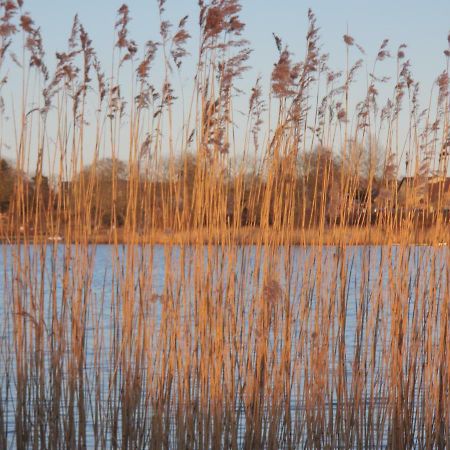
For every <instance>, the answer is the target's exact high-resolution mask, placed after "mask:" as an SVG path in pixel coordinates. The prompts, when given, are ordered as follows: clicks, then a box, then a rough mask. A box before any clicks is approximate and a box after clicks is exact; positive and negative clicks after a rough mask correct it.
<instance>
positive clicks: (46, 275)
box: [0, 0, 450, 449]
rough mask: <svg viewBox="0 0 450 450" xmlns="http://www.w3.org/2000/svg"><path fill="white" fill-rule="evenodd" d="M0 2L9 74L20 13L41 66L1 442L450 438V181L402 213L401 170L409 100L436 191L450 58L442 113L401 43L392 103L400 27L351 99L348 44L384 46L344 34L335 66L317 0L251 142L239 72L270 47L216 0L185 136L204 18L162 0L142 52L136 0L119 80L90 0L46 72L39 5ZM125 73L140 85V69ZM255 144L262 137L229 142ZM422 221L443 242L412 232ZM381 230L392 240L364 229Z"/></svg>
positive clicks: (30, 123)
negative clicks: (422, 101) (384, 68)
mask: <svg viewBox="0 0 450 450" xmlns="http://www.w3.org/2000/svg"><path fill="white" fill-rule="evenodd" d="M0 5H1V6H0V7H1V11H2V14H3V15H2V17H1V18H0V39H1V52H0V69H1V70H2V73H3V71H4V70H5V65H6V62H5V61H6V59H5V58H6V55H8V54H9V53H8V52H9V50H10V46H11V41H12V39H13V38H14V36H15V34H16V33H17V31H18V30H19V29H21V30H22V32H23V39H24V41H23V54H22V56H21V58H19V57H17V56H15V55H12V54H11V57H12V58H13V61H15V63H16V64H17V65H18V66H20V67H18V68H17V70H18V71H19V72H20V73H21V74H22V80H23V84H22V87H23V90H22V92H21V95H22V98H21V103H20V105H19V111H17V110H15V111H12V114H13V116H14V115H17V117H15V120H16V135H17V146H16V165H17V167H16V168H15V171H14V172H13V170H12V169H8V171H9V172H8V173H7V172H6V169H2V171H3V172H2V174H5V178H4V180H6V174H7V175H8V177H11V174H12V173H14V180H15V183H14V186H13V188H14V195H13V197H12V201H11V203H10V204H9V211H8V214H7V223H6V225H4V224H2V223H0V227H1V228H0V230H1V231H0V233H1V235H0V237H1V239H2V241H3V242H5V243H9V244H10V245H3V248H2V252H3V254H2V258H3V259H2V261H3V262H2V264H3V273H2V281H1V284H0V292H1V294H2V298H3V303H2V304H1V305H0V310H1V311H2V321H1V334H0V337H1V341H0V355H1V363H0V368H1V370H2V377H1V378H0V447H1V448H4V447H7V446H8V443H11V445H12V446H16V447H17V448H29V447H32V448H66V447H67V448H75V447H77V448H88V447H89V448H90V447H95V448H111V447H112V448H175V447H176V448H221V447H223V448H246V449H253V448H271V449H272V448H273V449H278V448H283V447H286V448H298V447H307V448H322V447H326V448H336V447H345V448H350V447H358V448H366V447H374V448H379V447H382V446H388V447H391V448H414V447H420V448H445V447H446V446H448V445H449V441H450V434H449V433H450V431H449V430H450V413H449V405H450V398H449V396H450V394H449V392H450V385H449V383H450V367H449V366H450V359H449V353H448V351H447V349H448V334H449V331H450V330H449V326H450V325H449V324H450V322H449V298H450V293H449V282H448V277H449V274H448V269H447V267H448V262H449V255H448V251H447V249H446V248H445V247H439V246H438V244H439V242H442V241H447V242H449V240H448V231H446V226H447V223H446V217H445V215H444V214H443V212H442V208H440V207H439V205H442V204H443V202H444V196H445V189H444V188H445V183H441V184H440V185H439V186H440V187H439V189H436V192H438V207H437V208H435V209H434V210H433V211H431V212H430V208H428V209H426V208H421V209H419V208H409V209H405V208H404V204H403V203H402V202H401V199H400V198H399V193H398V191H397V183H396V180H397V177H398V173H399V167H398V165H399V161H401V160H402V159H401V155H400V152H401V149H402V142H401V129H400V125H399V123H400V116H401V114H406V116H408V115H409V127H410V128H409V133H408V134H409V136H414V139H412V140H411V141H410V144H409V146H408V153H407V155H406V161H407V164H406V170H407V175H415V177H414V182H413V183H410V185H409V184H408V185H407V189H406V196H407V200H408V201H409V202H410V204H414V205H418V204H420V202H419V201H418V199H419V198H421V199H423V198H424V197H423V190H424V186H426V181H427V180H428V179H429V177H430V174H431V172H432V171H433V170H434V169H436V170H439V171H440V173H439V174H438V175H441V176H442V175H443V174H446V171H447V166H446V164H447V150H448V145H449V142H448V132H449V130H448V117H449V104H448V95H449V93H448V75H447V72H448V67H447V68H446V71H445V72H444V73H443V74H441V75H440V76H439V78H438V84H437V87H438V98H437V99H433V98H432V99H431V100H430V105H432V106H433V108H434V110H433V109H431V108H430V109H429V110H428V111H427V112H426V113H423V114H422V113H421V112H420V109H419V105H418V84H417V83H416V82H415V81H414V80H413V79H412V75H411V70H410V64H409V62H407V61H405V60H404V58H405V47H404V46H403V45H402V46H400V48H399V50H398V52H397V66H398V75H397V79H396V81H395V87H394V93H393V97H392V98H391V99H390V100H389V101H388V102H387V104H386V106H385V107H384V108H380V107H379V106H378V105H377V102H378V101H379V94H378V90H379V89H380V86H381V85H382V84H385V83H386V82H387V80H386V79H384V78H383V77H382V76H381V75H380V74H379V73H378V70H379V66H380V63H381V62H382V61H383V60H384V59H386V58H388V57H390V54H389V51H388V41H386V40H385V41H383V42H382V44H381V46H380V49H379V51H378V54H377V57H376V60H375V62H374V64H373V72H372V73H371V74H370V76H369V78H368V83H367V85H368V90H367V93H366V96H365V97H364V98H363V99H362V101H361V102H359V103H358V104H357V106H356V109H355V110H354V111H353V112H352V113H351V112H350V110H351V103H350V101H349V95H350V92H351V85H352V83H353V82H354V80H355V77H356V76H357V73H358V70H359V68H360V67H361V64H362V62H361V61H360V60H357V61H356V62H355V63H352V61H351V59H350V57H351V55H352V54H353V51H354V50H355V51H357V52H358V54H362V55H363V56H364V50H363V49H362V48H361V47H360V46H359V45H357V43H356V41H355V39H354V38H353V37H351V36H350V35H348V34H346V35H345V36H344V43H345V45H346V54H347V61H346V70H345V71H344V72H343V73H339V72H334V71H332V70H331V69H330V68H329V67H328V60H327V56H326V55H324V54H322V53H321V50H320V45H319V43H318V38H319V37H318V28H317V26H316V18H315V16H314V15H313V13H312V12H310V13H309V28H308V33H307V46H306V48H307V51H306V55H305V58H304V60H303V61H301V62H294V56H293V54H292V53H290V52H289V50H288V48H287V46H284V45H283V42H282V41H281V39H280V38H279V37H278V36H275V44H276V47H277V48H278V52H279V55H278V58H277V61H276V63H275V65H274V69H273V72H272V75H271V92H270V95H269V97H268V99H264V95H263V88H262V81H261V79H258V81H257V82H256V84H255V86H254V88H253V89H252V92H251V96H250V101H249V111H248V117H247V122H246V131H245V133H244V136H242V145H240V146H238V145H237V144H236V142H234V125H235V124H234V121H235V120H236V119H235V117H234V115H233V112H234V107H233V102H234V96H235V92H236V91H235V87H236V84H235V82H236V80H237V79H239V78H240V77H242V76H243V75H244V73H245V71H246V69H247V64H248V59H249V55H250V50H249V48H248V45H249V44H248V42H247V41H245V39H243V37H242V34H243V30H244V24H243V23H242V22H241V21H240V19H239V12H240V5H239V2H238V1H237V0H220V1H219V0H214V1H213V2H211V3H208V4H206V3H205V2H203V1H201V2H200V28H201V36H200V45H199V54H198V62H197V63H198V64H197V69H196V73H195V77H194V80H195V85H194V91H193V95H192V99H191V101H190V103H188V107H187V108H186V110H183V117H182V124H181V126H180V132H178V129H177V126H178V125H177V120H176V119H175V114H174V111H175V108H176V107H177V106H178V103H177V99H176V98H175V91H176V89H175V87H174V86H173V85H172V83H173V82H172V78H171V77H172V74H173V72H174V71H175V70H181V67H182V61H183V59H184V58H185V57H186V56H187V50H186V48H187V47H186V44H187V41H188V39H189V38H190V35H189V32H188V28H187V23H188V22H187V18H182V19H181V21H180V22H179V24H178V26H177V27H176V28H175V29H174V30H175V31H173V32H172V28H171V24H170V23H169V22H167V21H166V20H165V19H164V7H165V2H164V1H160V2H159V13H160V16H161V27H160V34H161V42H158V43H157V42H151V41H149V42H148V43H147V44H146V46H145V49H144V52H143V57H142V59H139V58H138V56H137V55H138V54H139V51H138V48H137V45H136V43H135V42H134V41H133V40H132V39H131V38H130V35H129V30H128V24H129V21H130V11H129V9H128V7H127V6H126V5H123V6H122V7H121V8H120V9H119V11H118V20H117V22H116V31H117V40H116V45H115V49H114V61H115V62H114V64H113V68H112V73H111V76H110V78H108V81H107V78H106V77H105V75H104V73H103V70H102V68H101V66H100V62H99V58H98V56H97V55H96V53H95V50H94V48H93V44H92V42H91V40H90V38H89V36H88V34H87V32H86V30H85V29H84V28H83V26H82V25H81V24H80V23H79V21H78V18H75V20H74V24H73V28H72V30H71V33H70V38H69V41H68V48H67V49H66V51H65V52H62V53H58V54H57V66H56V69H55V73H54V74H50V73H48V69H47V66H46V65H45V63H44V51H43V44H42V39H41V36H40V32H39V28H38V27H37V26H36V25H35V24H34V23H33V21H32V19H31V17H30V16H29V15H27V14H22V2H17V3H15V2H14V1H9V0H8V1H6V2H3V3H0ZM448 52H449V50H446V61H447V65H448V58H449V53H448ZM158 54H159V55H161V62H162V65H161V67H162V68H163V76H162V78H163V79H162V81H161V88H160V89H157V87H155V85H154V78H153V77H152V70H153V69H152V66H153V65H155V64H156V61H157V57H158ZM183 67H184V66H183ZM127 70H130V71H131V73H132V77H133V80H134V81H133V82H132V86H131V87H129V86H126V83H121V80H122V79H123V77H124V76H125V75H124V73H126V71H127ZM91 79H92V80H95V81H92V80H91ZM6 86H7V85H6ZM31 86H39V92H38V94H39V95H40V97H37V94H36V92H34V91H33V90H32V88H31ZM0 88H1V89H5V86H3V83H2V85H0ZM128 88H129V90H130V94H129V95H128V94H125V93H126V92H127V89H128ZM41 94H42V95H41ZM406 98H408V99H409V101H410V105H409V106H410V110H408V111H405V112H403V109H402V105H403V103H405V102H406ZM30 104H33V107H32V108H31V107H30ZM36 104H37V105H38V106H36ZM92 105H95V108H96V109H95V114H94V120H92V114H90V115H89V114H88V110H89V108H90V107H92ZM183 106H186V105H183ZM2 110H3V108H2ZM5 114H6V113H5V112H4V111H2V114H1V117H0V120H1V122H2V124H3V122H4V118H5ZM266 115H267V117H268V119H267V120H268V123H266V122H265V116H266ZM88 119H89V120H88ZM88 121H91V122H92V123H91V124H88ZM265 126H267V128H266V135H265V136H263V131H264V127H265ZM124 130H126V138H124V134H125V131H124ZM49 135H51V136H53V141H51V140H50V139H49V138H48V136H49ZM88 135H89V139H88V138H87V136H88ZM180 136H181V137H180ZM52 142H55V144H53V143H52ZM125 142H126V144H125ZM125 145H126V148H128V150H129V152H128V158H127V162H126V163H123V162H122V161H120V160H119V156H120V155H121V153H120V149H121V148H123V147H124V146H125ZM50 146H55V152H54V153H52V152H51V151H50ZM105 146H106V147H108V148H109V149H110V154H109V155H108V156H109V159H102V158H101V155H102V151H103V150H102V149H103V148H104V147H105ZM236 147H239V148H242V149H243V153H242V155H241V156H240V158H235V159H233V158H232V156H231V155H232V154H233V152H234V151H235V149H236ZM379 148H385V152H380V151H379ZM163 149H164V152H163ZM436 151H437V153H438V156H437V157H436ZM336 152H338V153H339V158H337V157H336ZM167 153H168V155H169V157H168V159H167V160H166V159H165V157H164V156H165V155H166V154H167ZM88 158H92V163H91V164H90V165H89V166H88V167H86V166H85V163H86V159H88ZM433 158H437V161H434V159H433ZM30 159H31V160H34V159H36V167H35V168H33V170H31V168H30V166H29V163H28V161H29V160H30ZM47 166H49V167H50V170H51V172H52V173H51V175H52V176H53V177H52V178H51V179H53V180H54V183H53V184H52V183H51V179H50V181H49V174H48V173H47V171H46V170H47V169H45V170H44V168H45V167H47ZM2 167H3V166H2ZM29 172H33V180H30V179H28V177H27V175H26V174H27V173H29ZM46 174H47V175H46ZM8 179H9V178H8ZM32 181H33V182H32ZM424 183H425V184H424ZM2 192H3V191H0V194H1V193H2ZM375 192H377V194H378V195H377V197H376V199H375V198H374V197H375ZM0 200H1V196H0ZM426 201H428V200H426ZM422 206H423V205H422ZM425 206H430V205H425ZM402 208H403V209H402ZM99 233H103V238H102V239H103V240H104V241H105V242H108V243H109V244H110V246H109V249H110V250H111V258H112V262H111V271H110V273H109V274H108V275H107V274H102V273H98V271H96V269H97V270H98V267H99V266H98V265H96V264H98V263H95V258H96V256H98V255H99V254H100V255H101V254H102V251H104V249H99V248H98V246H97V244H96V243H95V239H96V238H98V236H99ZM58 236H62V237H63V242H62V243H58V240H57V239H55V237H58ZM49 237H50V238H52V239H53V240H51V241H49V240H48V238H49ZM422 239H423V240H424V241H425V240H426V241H427V242H428V243H429V244H430V246H429V247H422V248H420V247H415V246H413V245H411V243H412V242H414V241H417V240H422ZM154 241H157V242H162V243H163V244H164V245H163V246H162V247H160V248H159V247H154V246H152V245H148V244H149V243H152V242H154ZM122 243H124V244H125V245H122ZM240 243H244V244H247V243H251V244H253V245H252V246H249V245H240ZM294 243H295V244H306V243H308V244H312V245H311V246H294V245H293V244H294ZM361 243H382V244H387V245H385V246H377V247H375V246H370V245H367V246H362V247H355V246H353V245H352V244H361ZM329 244H334V245H333V246H329ZM393 244H398V245H393ZM156 258H157V259H156ZM161 265H164V272H163V274H164V275H163V278H164V280H163V287H162V289H161V290H160V291H158V292H157V291H155V290H154V289H155V288H154V284H155V283H154V282H155V281H156V282H158V281H161V279H160V278H158V277H161V275H160V274H159V273H158V270H160V269H161ZM99 280H100V282H99ZM99 283H100V286H99Z"/></svg>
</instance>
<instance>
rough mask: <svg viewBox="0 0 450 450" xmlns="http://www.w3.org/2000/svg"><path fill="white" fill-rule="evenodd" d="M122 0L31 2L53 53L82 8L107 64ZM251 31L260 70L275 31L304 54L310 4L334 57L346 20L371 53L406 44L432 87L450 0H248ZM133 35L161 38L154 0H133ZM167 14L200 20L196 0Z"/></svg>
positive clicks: (268, 61)
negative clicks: (383, 45) (387, 42)
mask: <svg viewBox="0 0 450 450" xmlns="http://www.w3.org/2000/svg"><path fill="white" fill-rule="evenodd" d="M122 3H123V1H117V0H59V1H56V0H28V1H26V3H25V4H26V9H28V10H29V11H30V12H31V13H32V16H33V17H34V18H35V21H36V23H37V24H40V25H41V26H42V32H43V35H44V39H45V46H46V48H47V49H48V50H49V51H48V53H52V52H54V51H56V50H57V49H59V50H61V49H63V48H64V46H65V41H66V37H67V35H68V33H69V30H70V26H71V21H72V18H73V16H74V14H75V13H78V14H79V16H80V19H81V21H82V23H83V24H84V25H85V27H86V29H87V30H88V32H89V33H90V34H91V37H92V39H93V41H94V44H95V46H96V48H97V49H98V53H99V54H100V55H101V57H102V59H103V61H104V63H107V62H108V61H109V60H110V55H111V48H112V42H113V39H114V30H113V25H114V21H115V16H116V10H117V9H118V7H119V6H120V5H121V4H122ZM241 3H242V7H243V9H242V18H243V19H244V21H245V23H246V25H247V27H246V32H245V37H246V38H248V39H249V40H250V42H251V44H252V47H253V49H254V53H253V57H252V61H251V62H252V65H253V67H254V69H255V71H256V72H261V73H263V74H266V73H270V70H271V67H272V64H273V62H274V61H275V59H276V49H275V45H274V42H273V37H272V32H275V33H276V34H278V35H279V36H280V37H281V38H282V39H283V41H284V42H286V43H288V44H289V48H290V49H291V51H293V52H294V53H297V54H298V55H299V57H301V56H302V54H303V48H304V46H303V44H304V36H305V32H306V26H307V20H306V19H307V11H308V8H312V9H313V11H314V12H315V14H316V16H317V21H318V25H319V26H320V28H321V36H322V43H323V48H324V50H325V51H327V52H329V53H330V55H331V62H332V63H333V64H335V65H336V66H341V67H342V65H343V64H342V59H343V57H344V51H345V46H344V43H343V42H342V35H343V34H344V33H345V32H346V29H347V27H348V29H349V34H351V35H352V36H353V37H354V38H355V39H356V40H357V42H358V43H359V44H360V45H362V47H363V48H364V49H365V50H366V52H367V55H368V59H369V60H370V58H371V57H374V56H375V55H376V50H377V47H378V46H379V44H380V43H381V41H382V40H383V39H384V38H389V39H390V42H391V44H390V47H391V49H392V50H393V51H394V52H395V49H396V48H397V47H398V45H399V44H401V43H406V44H408V50H407V56H408V57H410V58H411V60H412V64H413V71H414V72H413V73H414V74H415V78H416V79H418V80H420V81H421V82H422V84H423V85H424V87H427V86H429V85H430V84H431V83H432V82H433V81H434V79H435V77H436V76H437V75H438V74H439V73H440V72H441V71H442V69H443V63H444V58H443V55H442V51H443V50H444V49H445V48H446V45H447V34H448V32H449V31H450V0H429V1H424V0H391V1H389V0H341V1H336V0H309V1H304V0H242V2H241ZM128 6H129V7H130V11H131V16H132V19H133V20H132V23H131V25H130V30H131V35H132V36H133V38H134V39H136V41H137V42H138V43H143V42H145V41H146V40H147V39H150V38H153V39H157V38H158V20H159V19H158V16H157V8H156V0H130V1H129V2H128ZM166 11H167V16H168V17H169V18H170V19H172V20H173V21H174V22H176V21H177V20H178V19H179V18H180V17H182V16H184V15H185V14H189V20H190V23H191V26H192V27H193V28H194V29H195V28H196V25H197V20H198V6H197V1H196V0H167V3H166Z"/></svg>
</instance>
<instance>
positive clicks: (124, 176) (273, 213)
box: [0, 145, 383, 228]
mask: <svg viewBox="0 0 450 450" xmlns="http://www.w3.org/2000/svg"><path fill="white" fill-rule="evenodd" d="M351 151H352V152H353V153H352V154H351V155H350V156H349V157H347V159H345V158H344V157H342V156H341V155H339V156H337V155H336V154H335V153H333V152H332V151H331V150H330V149H328V148H325V147H321V146H318V147H316V148H315V149H314V150H312V151H310V152H306V153H303V154H302V155H301V156H299V157H298V158H297V160H294V161H292V160H291V157H290V156H285V157H281V156H278V157H277V159H274V161H273V162H272V163H270V164H271V165H270V164H269V167H270V168H269V171H270V177H269V178H268V173H266V172H264V171H260V170H256V169H255V167H256V166H255V167H254V168H253V170H252V167H245V165H244V166H242V165H241V168H240V170H236V169H234V171H232V169H230V166H232V164H230V165H227V164H225V163H224V164H221V165H220V164H219V166H217V167H215V168H213V166H212V165H211V164H213V163H212V162H211V161H209V160H207V159H200V158H199V157H198V156H197V155H194V154H189V153H188V154H185V155H183V156H182V157H179V158H178V159H175V160H172V161H170V162H163V161H162V162H161V163H160V164H159V165H158V169H157V170H156V169H155V170H153V172H151V171H149V170H142V169H141V168H139V166H136V167H131V166H130V164H128V163H127V162H124V161H120V160H117V159H114V160H113V159H111V158H105V159H101V160H98V161H95V162H94V163H92V164H90V165H88V166H86V167H85V168H84V169H83V170H82V171H81V172H79V173H78V174H76V175H75V176H74V177H73V178H72V179H71V180H68V181H64V182H61V184H60V186H56V185H55V186H51V185H50V183H49V180H48V178H47V177H45V176H40V177H39V178H38V177H36V176H35V177H32V178H31V179H29V180H28V179H27V192H28V197H29V199H30V200H29V204H30V206H31V205H33V204H36V201H37V199H39V205H40V208H45V209H42V211H50V212H51V210H52V209H53V210H56V208H57V207H58V204H60V205H61V204H64V208H65V209H66V212H68V213H69V214H75V212H76V210H77V208H78V209H79V208H84V209H86V208H87V209H88V210H89V211H90V215H91V218H92V223H93V224H94V225H95V226H96V227H110V226H112V225H115V226H118V227H121V226H123V225H124V224H125V222H126V220H127V217H128V218H130V217H133V220H134V221H136V223H137V224H138V225H143V224H144V223H145V224H147V225H149V224H150V226H152V227H165V228H166V227H169V228H171V227H177V226H178V225H179V224H181V223H183V224H184V225H185V226H191V225H201V223H197V224H193V223H191V217H192V216H194V215H195V214H193V211H194V210H195V208H197V212H198V208H200V209H201V208H202V204H203V203H205V201H203V200H202V198H203V197H202V196H204V195H210V196H212V197H213V198H215V199H216V200H215V201H216V202H217V209H218V210H221V211H226V213H224V214H225V215H224V216H223V217H221V218H220V221H227V222H228V223H231V222H234V223H235V224H240V225H248V226H259V225H261V220H262V218H263V217H264V220H268V221H269V224H274V223H276V222H277V220H278V219H279V215H280V214H285V212H283V213H282V212H281V211H287V210H289V211H290V213H289V214H290V217H291V218H292V223H293V225H294V226H296V227H302V226H317V225H318V224H319V222H320V220H323V219H325V220H326V221H328V222H330V223H331V222H334V221H336V220H338V218H339V216H340V214H342V210H343V209H344V208H347V209H349V208H350V209H351V208H354V205H355V204H362V203H364V202H365V201H366V199H367V198H368V197H367V189H371V190H374V188H376V187H377V186H379V184H380V180H381V179H382V177H383V174H382V171H381V170H380V167H381V166H382V164H381V163H380V160H379V159H380V158H378V159H376V158H374V156H373V155H372V153H371V152H368V151H366V150H365V149H363V148H361V147H360V146H359V147H358V146H356V145H354V146H353V147H352V148H351ZM237 166H239V164H237V165H236V167H237ZM214 171H216V175H214V174H213V172H214ZM18 176H19V172H18V171H16V169H15V168H14V167H13V165H12V164H10V163H8V162H7V161H5V160H0V177H1V178H0V179H1V180H2V182H1V183H0V211H2V212H6V211H7V210H8V208H9V206H10V203H11V198H12V196H13V194H14V186H15V180H16V178H17V177H18ZM208 177H209V180H210V181H209V182H208V183H209V189H211V192H210V194H208V193H207V192H206V191H205V190H204V187H201V185H202V183H204V182H205V180H206V179H207V178H208ZM211 177H213V178H211ZM211 180H213V181H211ZM343 180H346V183H347V184H348V185H346V186H343V185H342V182H343ZM269 184H270V186H269ZM37 188H38V189H37ZM343 191H345V192H346V195H345V198H344V196H343V194H342V192H343ZM37 192H38V193H39V195H37ZM266 192H270V193H271V194H270V195H271V198H268V197H267V195H266ZM289 196H291V197H292V200H290V201H289V202H288V203H283V202H284V200H283V199H284V198H285V197H286V198H287V197H289ZM349 196H350V197H351V198H349ZM63 197H64V198H65V200H64V202H62V203H61V202H59V201H58V198H59V199H61V198H63ZM80 199H81V200H80ZM280 202H281V203H280ZM220 205H222V206H223V205H225V206H224V207H221V206H220ZM144 214H146V216H145V217H144ZM200 216H201V217H203V219H202V220H203V221H206V222H207V221H208V213H207V212H206V211H205V213H204V214H203V215H202V214H200ZM197 217H198V215H197ZM321 218H322V219H321ZM280 220H284V219H280ZM177 224H178V225H177Z"/></svg>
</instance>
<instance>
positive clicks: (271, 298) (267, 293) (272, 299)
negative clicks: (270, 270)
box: [263, 278, 283, 305]
mask: <svg viewBox="0 0 450 450" xmlns="http://www.w3.org/2000/svg"><path fill="white" fill-rule="evenodd" d="M263 297H264V300H265V301H266V302H267V303H268V304H271V305H275V304H276V303H278V302H279V301H280V300H281V299H282V297H283V288H282V287H281V285H280V283H279V282H278V281H277V280H275V279H273V278H270V279H268V280H267V281H266V282H265V284H264V287H263Z"/></svg>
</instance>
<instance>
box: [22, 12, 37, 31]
mask: <svg viewBox="0 0 450 450" xmlns="http://www.w3.org/2000/svg"><path fill="white" fill-rule="evenodd" d="M33 25H34V22H33V20H32V19H31V17H30V16H29V15H28V14H23V15H22V16H20V27H21V28H22V30H23V31H25V32H26V33H32V32H33Z"/></svg>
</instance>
